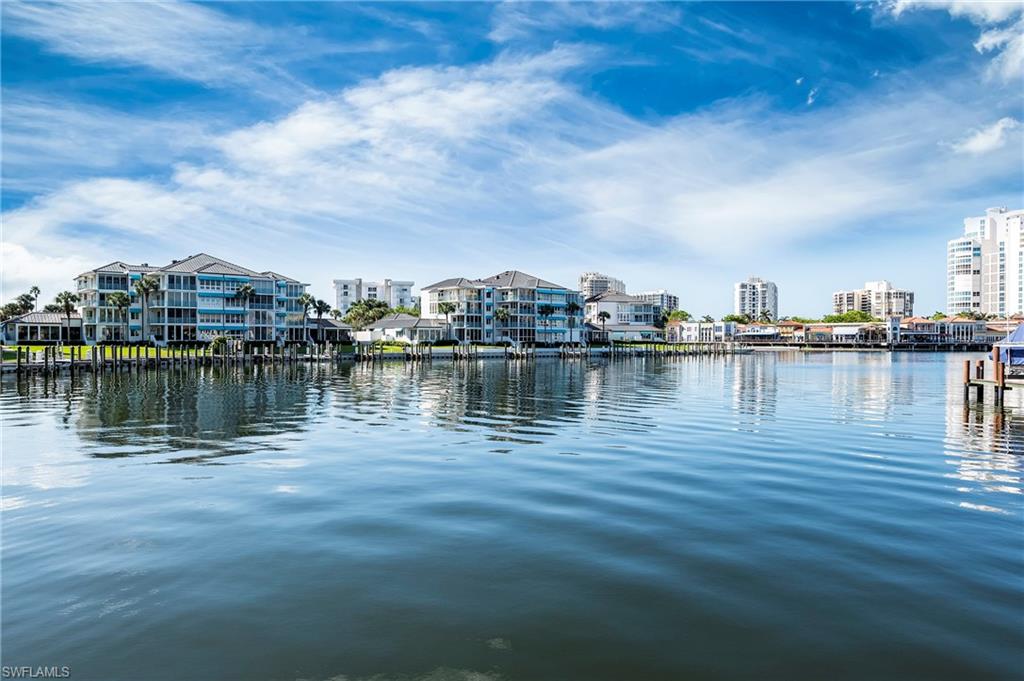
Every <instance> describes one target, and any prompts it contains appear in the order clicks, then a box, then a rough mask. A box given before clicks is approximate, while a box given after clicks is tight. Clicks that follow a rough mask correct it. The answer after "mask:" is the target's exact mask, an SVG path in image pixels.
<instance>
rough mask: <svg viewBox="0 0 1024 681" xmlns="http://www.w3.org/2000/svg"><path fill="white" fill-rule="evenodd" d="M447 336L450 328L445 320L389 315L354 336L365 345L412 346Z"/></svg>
mask: <svg viewBox="0 0 1024 681" xmlns="http://www.w3.org/2000/svg"><path fill="white" fill-rule="evenodd" d="M447 335H448V327H447V325H446V324H445V322H444V320H443V319H427V318H424V317H414V316H412V315H408V314H390V315H387V316H385V317H382V318H381V319H378V320H377V321H375V322H373V323H372V324H368V325H367V326H366V328H364V329H362V330H360V331H356V332H355V334H354V336H355V339H356V340H357V341H360V342H364V343H365V342H373V341H379V340H384V341H393V342H397V343H411V344H416V343H424V342H428V343H430V342H434V341H439V340H443V339H444V338H446V337H447Z"/></svg>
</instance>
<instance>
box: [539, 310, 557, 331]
mask: <svg viewBox="0 0 1024 681" xmlns="http://www.w3.org/2000/svg"><path fill="white" fill-rule="evenodd" d="M553 314H555V308H553V307H551V306H550V305H538V306H537V315H538V316H539V317H540V318H541V319H543V320H544V327H545V328H548V327H549V325H550V321H549V320H550V318H551V315H553Z"/></svg>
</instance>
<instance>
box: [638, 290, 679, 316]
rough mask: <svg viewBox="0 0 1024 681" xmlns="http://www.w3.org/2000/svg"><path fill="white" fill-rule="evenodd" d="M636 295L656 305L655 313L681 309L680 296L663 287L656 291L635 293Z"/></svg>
mask: <svg viewBox="0 0 1024 681" xmlns="http://www.w3.org/2000/svg"><path fill="white" fill-rule="evenodd" d="M633 295H634V296H636V297H637V298H639V299H641V300H645V301H647V302H648V303H651V304H653V305H654V308H655V315H656V316H659V317H660V316H661V313H662V312H672V311H673V310H678V309H679V296H676V295H673V294H671V293H669V292H668V291H666V290H665V289H663V288H660V289H658V290H656V291H644V292H642V293H634V294H633Z"/></svg>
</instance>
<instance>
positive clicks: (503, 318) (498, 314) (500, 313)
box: [494, 307, 512, 336]
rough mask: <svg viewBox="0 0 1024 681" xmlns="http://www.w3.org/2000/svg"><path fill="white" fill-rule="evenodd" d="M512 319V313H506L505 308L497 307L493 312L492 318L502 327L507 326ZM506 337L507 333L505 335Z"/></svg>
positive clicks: (506, 309)
mask: <svg viewBox="0 0 1024 681" xmlns="http://www.w3.org/2000/svg"><path fill="white" fill-rule="evenodd" d="M511 317H512V313H511V312H509V311H508V308H507V307H499V308H498V309H496V310H495V311H494V318H495V319H497V320H498V321H499V322H501V325H502V327H504V326H505V324H508V320H509V319H510V318H511ZM505 336H508V333H506V334H505Z"/></svg>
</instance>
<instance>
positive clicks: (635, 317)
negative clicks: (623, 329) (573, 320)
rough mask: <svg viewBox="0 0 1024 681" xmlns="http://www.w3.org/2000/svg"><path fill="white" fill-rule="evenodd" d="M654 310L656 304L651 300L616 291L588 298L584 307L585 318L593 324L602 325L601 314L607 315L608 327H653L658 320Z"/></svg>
mask: <svg viewBox="0 0 1024 681" xmlns="http://www.w3.org/2000/svg"><path fill="white" fill-rule="evenodd" d="M654 310H655V306H654V303H652V302H651V301H649V300H645V299H643V298H639V297H637V296H631V295H629V294H627V293H617V292H614V291H606V292H604V293H601V294H598V295H596V296H593V297H591V298H587V301H586V303H585V304H584V306H583V312H584V317H585V318H586V320H587V322H589V323H591V324H600V323H601V313H602V312H604V313H605V314H607V315H608V318H607V322H606V326H607V325H615V326H628V325H631V324H636V325H639V326H653V325H654V322H655V320H656V318H655V312H654ZM658 314H659V315H660V312H659V313H658Z"/></svg>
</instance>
